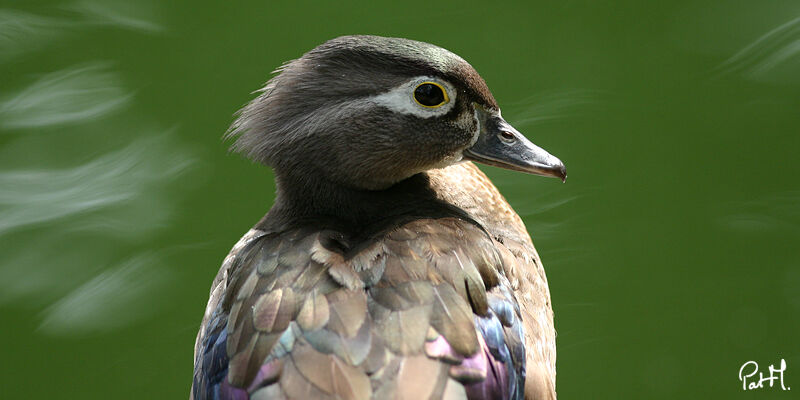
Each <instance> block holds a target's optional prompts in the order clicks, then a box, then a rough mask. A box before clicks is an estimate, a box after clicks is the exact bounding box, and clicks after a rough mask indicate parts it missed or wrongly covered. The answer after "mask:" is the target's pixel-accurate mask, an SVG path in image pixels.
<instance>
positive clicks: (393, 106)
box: [367, 76, 457, 118]
mask: <svg viewBox="0 0 800 400" xmlns="http://www.w3.org/2000/svg"><path fill="white" fill-rule="evenodd" d="M423 82H435V83H438V84H439V85H441V86H442V87H443V88H444V89H445V90H446V91H447V97H448V99H449V101H448V102H447V103H445V104H443V105H442V106H439V107H424V106H421V105H419V104H418V103H417V102H416V100H414V90H415V89H416V88H417V86H419V85H420V84H421V83H423ZM456 94H457V93H456V90H455V88H454V87H453V85H451V84H450V83H449V82H446V81H443V80H441V79H439V78H434V77H432V76H419V77H416V78H414V79H412V80H410V81H408V82H406V83H404V84H402V85H400V86H398V87H395V88H393V89H391V90H389V91H388V92H385V93H381V94H379V95H377V96H372V97H369V98H368V99H367V101H369V102H372V103H375V104H377V105H380V106H383V107H386V108H388V109H390V110H392V111H394V112H398V113H402V114H409V115H415V116H417V117H420V118H430V117H436V116H441V115H444V114H447V112H449V111H450V110H452V109H453V106H454V105H455V103H456Z"/></svg>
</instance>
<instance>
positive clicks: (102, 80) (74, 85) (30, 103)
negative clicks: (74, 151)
mask: <svg viewBox="0 0 800 400" xmlns="http://www.w3.org/2000/svg"><path fill="white" fill-rule="evenodd" d="M131 96H132V95H131V94H130V93H127V92H125V91H124V90H123V89H122V86H121V79H120V78H119V76H117V74H116V73H114V72H112V71H109V70H108V64H106V63H92V64H88V65H83V66H77V67H71V68H67V69H65V70H61V71H57V72H52V73H49V74H47V75H45V76H43V77H41V78H39V79H38V80H37V81H36V82H34V83H33V84H31V85H30V86H28V87H27V88H25V89H23V90H22V91H21V92H19V93H17V94H15V95H13V96H11V98H9V99H6V100H4V101H3V102H2V103H0V121H1V122H0V124H2V126H3V127H4V128H38V127H46V126H52V125H61V124H70V123H82V122H87V121H91V120H94V119H97V118H100V117H102V116H105V115H107V114H109V113H111V112H112V111H115V110H117V109H119V108H121V107H122V106H123V105H125V104H127V103H128V101H129V100H130V99H131Z"/></svg>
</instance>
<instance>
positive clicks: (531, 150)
mask: <svg viewBox="0 0 800 400" xmlns="http://www.w3.org/2000/svg"><path fill="white" fill-rule="evenodd" d="M477 109H478V111H477V114H478V119H479V121H480V133H479V134H478V139H477V140H476V141H475V144H473V145H472V146H471V147H469V148H468V149H466V150H464V159H466V160H470V161H475V162H479V163H481V164H487V165H492V166H495V167H500V168H505V169H510V170H513V171H520V172H526V173H529V174H533V175H540V176H551V177H554V178H559V179H561V181H562V182H563V181H565V180H566V179H567V168H566V167H565V166H564V163H562V162H561V160H559V159H558V158H556V157H555V156H553V155H552V154H550V153H548V152H547V151H545V150H544V149H542V148H541V147H539V146H537V145H535V144H533V143H531V141H530V140H528V139H527V138H525V136H523V135H522V134H521V133H519V131H517V130H516V129H514V127H513V126H511V124H509V123H508V122H506V121H505V120H504V119H503V118H502V117H500V115H499V113H497V115H494V113H491V114H490V113H488V112H486V111H484V110H482V109H480V108H479V107H477Z"/></svg>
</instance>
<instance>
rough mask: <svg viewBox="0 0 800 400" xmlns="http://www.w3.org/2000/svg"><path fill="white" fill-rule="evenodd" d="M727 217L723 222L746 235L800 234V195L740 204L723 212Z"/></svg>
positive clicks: (768, 198) (792, 192) (772, 197)
mask: <svg viewBox="0 0 800 400" xmlns="http://www.w3.org/2000/svg"><path fill="white" fill-rule="evenodd" d="M723 212H725V213H726V214H727V215H725V216H723V217H721V218H720V219H719V222H720V224H721V225H723V226H725V227H726V228H728V229H731V230H735V231H739V232H743V233H758V234H763V233H767V232H777V233H779V232H781V231H787V230H788V231H798V230H800V191H789V192H783V193H778V194H774V195H771V196H765V197H764V198H762V199H759V200H752V201H746V202H737V203H732V204H729V205H727V206H726V207H724V208H723Z"/></svg>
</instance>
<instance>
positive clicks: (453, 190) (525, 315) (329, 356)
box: [193, 37, 565, 400]
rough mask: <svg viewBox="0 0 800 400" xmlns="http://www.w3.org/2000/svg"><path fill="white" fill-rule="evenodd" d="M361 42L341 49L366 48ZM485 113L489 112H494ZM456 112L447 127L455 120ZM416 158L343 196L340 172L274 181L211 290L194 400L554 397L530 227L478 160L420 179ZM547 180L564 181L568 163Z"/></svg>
mask: <svg viewBox="0 0 800 400" xmlns="http://www.w3.org/2000/svg"><path fill="white" fill-rule="evenodd" d="M356 38H357V39H358V40H355V41H353V42H347V40H345V43H348V44H352V43H356V44H358V43H362V42H364V39H362V38H363V37H356ZM345 39H346V38H345ZM379 39H383V38H379ZM337 40H343V39H337ZM376 40H377V39H376ZM387 40H395V41H399V43H400V44H402V46H400V47H403V48H407V47H409V46H412V47H413V46H423V45H424V46H423V47H422V48H424V49H426V51H433V50H431V49H434V50H435V49H438V48H436V47H435V46H431V45H427V44H419V42H410V41H403V40H401V39H387ZM368 42H369V41H368ZM379 42H380V41H379ZM392 43H394V42H392ZM354 46H355V48H356V49H357V50H359V51H361V52H365V51H366V50H364V49H363V48H360V47H358V46H356V45H354ZM425 46H430V47H425ZM343 47H345V48H349V47H347V46H343ZM439 50H441V49H439ZM443 54H444V53H443ZM451 54H452V53H449V52H448V53H446V55H448V57H450V56H449V55H451ZM371 56H372V55H371ZM400 56H402V53H401V54H400V55H397V57H400ZM452 56H453V57H457V56H455V55H452ZM304 57H305V56H304ZM301 60H303V59H302V58H301ZM415 60H416V59H415ZM371 62H372V61H371ZM445 64H446V65H451V64H454V65H455V67H453V68H451V69H448V70H447V71H450V72H449V73H450V74H451V75H452V74H460V75H458V76H459V77H460V78H452V77H451V78H450V79H459V80H458V81H456V82H457V83H453V85H455V86H457V85H461V84H464V82H466V84H467V85H473V86H477V89H474V88H473V89H471V90H472V92H474V93H481V94H480V95H477V97H476V99H486V98H487V96H488V97H489V98H490V96H491V94H490V93H489V94H488V95H487V94H486V93H488V89H484V88H485V84H483V85H477V84H475V83H471V82H473V81H475V80H476V79H478V80H479V79H480V77H479V76H478V75H477V73H476V72H474V70H473V69H472V67H470V66H469V64H466V62H463V60H461V59H460V58H458V59H454V58H452V57H451V58H450V59H449V61H448V63H445ZM426 68H427V67H426ZM464 71H466V72H464ZM425 72H427V73H431V72H430V71H429V70H425V71H413V72H410V73H409V72H406V73H405V75H410V76H412V77H413V76H415V75H420V74H422V73H425ZM362 73H363V71H362ZM301 75H302V74H301ZM442 75H443V76H449V75H447V74H444V73H442ZM476 77H477V78H476ZM397 81H401V79H398V80H397ZM448 82H449V81H448ZM396 83H397V82H395V80H392V84H393V85H395V84H396ZM480 83H481V84H482V83H483V82H482V80H481V81H480ZM268 88H269V86H268ZM482 91H483V92H482ZM464 93H465V94H461V93H459V94H458V95H459V96H461V97H469V91H465V92H464ZM267 95H268V92H267ZM453 95H455V94H453ZM486 101H488V100H486ZM486 101H484V102H483V103H479V104H481V107H485V108H489V107H492V104H487V103H486ZM491 101H492V102H493V99H492V100H491ZM462 105H463V104H462ZM465 107H469V103H467V105H466V106H465ZM381 110H383V109H381ZM309 112H311V111H309ZM376 112H377V111H376ZM381 112H384V111H381ZM472 112H473V110H472V109H471V108H465V109H464V110H462V113H463V115H470V113H472ZM452 113H453V115H449V114H448V115H443V116H442V117H441V118H443V119H444V118H447V119H449V118H453V119H458V118H459V117H460V115H459V112H458V108H457V107H454V111H452ZM245 114H246V113H245ZM476 115H477V114H476ZM487 118H499V115H498V116H497V117H487ZM462 119H463V118H462ZM476 120H477V118H476ZM500 121H502V120H501V119H500ZM426 122H428V121H422V122H416V123H417V124H422V123H426ZM502 122H503V123H505V122H504V121H502ZM477 123H479V121H476V124H477ZM242 124H243V123H241V122H240V123H239V126H242ZM420 126H421V125H420ZM497 126H500V127H501V128H502V127H503V126H504V125H502V124H501V123H499V122H498V123H497ZM509 127H510V126H509ZM469 129H473V130H475V132H477V133H475V136H474V138H473V139H471V143H466V144H454V145H455V146H461V150H456V151H457V152H458V153H459V154H460V153H461V152H462V151H464V152H465V153H466V151H467V150H464V148H463V146H467V147H469V146H472V147H469V150H470V151H471V152H475V153H476V154H482V153H477V152H479V151H483V150H482V149H481V148H478V147H477V146H478V145H474V144H475V143H476V142H480V140H479V139H477V137H478V135H479V134H480V135H485V134H486V133H485V130H487V129H488V128H486V124H485V123H482V122H481V123H480V127H474V126H473V127H472V128H469V127H467V131H469ZM511 129H513V128H511ZM481 132H483V133H481ZM298 142H299V141H295V145H297V143H298ZM440 150H445V151H444V153H447V152H448V151H449V150H448V149H446V148H445V149H440ZM276 154H278V155H277V156H276ZM279 154H280V149H271V150H270V155H269V157H271V158H274V157H280V155H279ZM291 154H294V155H297V154H299V153H297V150H293V151H292V153H291ZM545 154H546V153H545ZM548 156H549V155H548ZM356 157H357V155H356ZM419 157H420V160H417V161H414V160H406V161H402V162H403V163H405V164H398V165H397V166H396V167H397V168H399V169H398V170H397V171H396V173H397V174H399V175H400V176H399V177H398V178H394V179H395V180H394V181H392V182H391V183H390V184H389V186H388V187H386V188H382V189H378V190H375V189H374V188H369V189H361V188H358V187H351V185H350V184H351V183H352V182H347V183H344V182H342V183H337V182H336V180H337V179H338V178H336V177H337V176H338V175H339V174H341V173H343V171H341V170H337V171H335V172H334V173H333V175H330V177H329V178H325V177H324V176H323V177H321V178H310V176H311V173H310V172H309V173H308V175H304V178H302V179H299V178H298V174H297V171H294V172H292V173H289V172H286V171H282V170H281V168H280V167H278V168H276V173H277V174H278V182H279V194H278V200H276V206H275V207H273V209H272V210H271V211H270V213H269V214H268V215H267V216H266V217H265V218H264V219H263V220H262V221H261V222H259V224H257V225H256V226H255V227H254V229H252V230H251V231H250V232H248V233H247V234H246V235H245V236H244V237H243V238H242V239H241V240H240V241H239V242H238V243H237V244H236V246H234V248H233V250H232V251H231V253H230V254H229V255H228V257H227V258H226V259H225V261H224V263H223V266H222V268H221V269H220V271H219V274H218V276H217V278H216V279H215V281H214V284H213V285H212V289H211V296H210V299H209V302H208V306H207V308H206V314H205V317H204V319H203V323H202V326H201V330H200V332H199V333H198V339H197V344H196V348H195V380H194V384H193V397H194V398H196V399H201V398H220V399H227V398H231V399H247V398H250V399H283V398H285V399H370V398H372V399H388V398H397V399H413V400H419V399H465V398H471V399H478V398H521V397H522V396H523V395H524V397H525V398H526V399H554V398H555V331H554V328H553V314H552V310H551V306H550V293H549V290H548V286H547V279H546V277H545V273H544V269H543V268H542V265H541V261H540V260H539V257H538V255H537V253H536V250H535V249H534V247H533V243H532V242H531V239H530V237H529V236H528V234H527V232H526V230H525V226H524V225H523V223H522V220H521V219H520V218H519V216H518V215H517V214H516V213H515V212H514V211H513V210H512V209H511V207H510V206H509V205H508V203H507V202H506V201H505V199H504V198H503V197H502V195H501V194H500V193H499V192H498V191H497V189H496V188H495V187H494V185H493V184H492V183H491V182H490V181H489V179H488V178H487V177H486V176H485V175H484V174H483V173H482V172H481V171H480V170H478V169H477V167H475V166H474V165H473V164H472V163H471V162H459V161H461V160H456V161H454V162H450V163H449V164H450V165H449V166H446V167H444V168H434V169H430V168H424V170H425V172H418V171H417V169H418V168H419V166H418V165H419V161H422V160H424V159H427V158H428V157H432V156H428V155H424V154H423V155H420V156H419ZM445 157H449V156H447V155H445ZM476 157H478V156H476ZM550 157H552V156H550ZM478 158H479V157H478ZM448 159H449V158H448ZM556 160H557V159H556ZM501 161H502V160H501ZM498 162H499V161H496V160H495V162H494V163H498ZM273 164H278V165H283V164H287V165H288V164H289V163H288V162H283V161H278V162H273ZM295 165H298V164H295ZM403 168H405V169H403ZM526 168H533V167H526ZM536 168H539V169H542V168H544V167H539V166H537V167H536ZM552 169H553V170H554V171H557V172H556V174H558V175H559V176H561V177H562V178H563V177H564V176H565V175H564V172H563V165H560V162H559V165H554V166H553V167H552ZM377 170H379V171H380V170H382V168H378V169H377ZM406 170H407V171H408V172H404V171H406ZM537 171H539V170H537ZM548 171H549V170H548ZM534 172H536V171H534ZM369 173H371V172H369V171H366V172H362V173H360V176H363V175H364V174H369ZM537 173H539V172H537ZM548 174H549V172H548ZM301 175H302V174H301ZM396 179H399V181H397V180H396ZM368 180H369V181H370V182H383V180H382V178H381V177H380V176H376V177H375V179H371V178H370V179H368ZM369 185H370V186H374V185H373V184H372V183H370V184H369ZM381 185H383V184H381ZM298 193H299V194H300V195H298ZM319 204H325V205H324V206H319ZM337 209H338V210H339V211H338V212H337ZM523 382H524V387H523Z"/></svg>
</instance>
